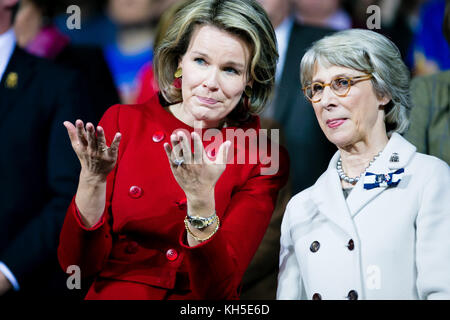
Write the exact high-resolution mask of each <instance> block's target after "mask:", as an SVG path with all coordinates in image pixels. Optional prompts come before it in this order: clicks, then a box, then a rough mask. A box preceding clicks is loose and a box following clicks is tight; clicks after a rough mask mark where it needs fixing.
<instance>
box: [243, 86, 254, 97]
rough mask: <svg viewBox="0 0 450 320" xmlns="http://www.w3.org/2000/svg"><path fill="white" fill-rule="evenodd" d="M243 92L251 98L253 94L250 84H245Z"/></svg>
mask: <svg viewBox="0 0 450 320" xmlns="http://www.w3.org/2000/svg"><path fill="white" fill-rule="evenodd" d="M244 93H245V95H246V96H247V97H249V98H251V97H252V94H253V89H252V87H250V86H245V89H244Z"/></svg>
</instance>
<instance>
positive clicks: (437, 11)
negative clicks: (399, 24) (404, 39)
mask: <svg viewBox="0 0 450 320" xmlns="http://www.w3.org/2000/svg"><path fill="white" fill-rule="evenodd" d="M446 3H447V4H448V0H447V1H446V0H430V1H428V2H425V3H424V4H423V5H422V7H421V8H420V18H419V22H418V26H417V28H416V30H415V33H414V40H413V43H412V46H411V51H410V56H409V57H408V58H409V59H408V62H409V63H410V64H411V68H412V70H413V74H414V75H416V76H420V75H427V74H432V73H436V72H439V71H445V70H448V69H450V45H449V44H448V42H447V41H446V39H445V37H444V36H443V34H442V21H443V19H444V12H445V6H446Z"/></svg>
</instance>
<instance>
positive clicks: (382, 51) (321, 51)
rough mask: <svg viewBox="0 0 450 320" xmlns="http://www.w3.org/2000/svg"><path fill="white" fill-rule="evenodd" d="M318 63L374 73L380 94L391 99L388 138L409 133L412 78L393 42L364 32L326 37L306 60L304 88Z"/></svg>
mask: <svg viewBox="0 0 450 320" xmlns="http://www.w3.org/2000/svg"><path fill="white" fill-rule="evenodd" d="M316 63H320V64H322V65H335V66H341V67H346V68H351V69H354V70H359V71H362V72H365V73H369V74H372V76H373V77H372V80H371V81H372V85H373V87H374V89H375V92H376V94H377V95H378V96H379V97H383V96H387V97H389V98H390V99H391V101H390V102H389V103H388V104H387V105H386V106H385V116H384V122H385V124H386V132H387V134H388V136H390V135H391V134H392V133H393V132H398V133H400V134H403V133H404V132H406V130H407V129H408V126H409V120H408V117H409V109H410V106H411V102H410V92H409V83H410V75H409V71H408V68H407V67H406V66H405V64H404V63H403V61H402V59H401V55H400V52H399V50H398V48H397V47H396V46H395V44H394V43H393V42H392V41H390V40H389V39H388V38H386V37H385V36H383V35H381V34H379V33H376V32H374V31H370V30H362V29H350V30H345V31H341V32H337V33H335V34H333V35H330V36H327V37H324V38H322V39H321V40H319V41H317V42H315V43H314V44H313V46H312V47H311V48H310V49H309V50H308V51H307V52H306V53H305V55H304V56H303V58H302V61H301V64H300V69H301V74H300V77H301V83H302V86H303V87H304V86H306V85H307V84H309V83H311V80H312V77H313V76H314V68H315V64H316Z"/></svg>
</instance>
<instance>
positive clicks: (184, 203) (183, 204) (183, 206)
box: [175, 198, 187, 210]
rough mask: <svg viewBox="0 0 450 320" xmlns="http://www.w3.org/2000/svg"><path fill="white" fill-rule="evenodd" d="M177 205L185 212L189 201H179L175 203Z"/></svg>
mask: <svg viewBox="0 0 450 320" xmlns="http://www.w3.org/2000/svg"><path fill="white" fill-rule="evenodd" d="M175 203H176V205H177V206H178V208H179V209H181V210H184V209H186V205H187V199H186V198H184V199H181V200H179V201H175Z"/></svg>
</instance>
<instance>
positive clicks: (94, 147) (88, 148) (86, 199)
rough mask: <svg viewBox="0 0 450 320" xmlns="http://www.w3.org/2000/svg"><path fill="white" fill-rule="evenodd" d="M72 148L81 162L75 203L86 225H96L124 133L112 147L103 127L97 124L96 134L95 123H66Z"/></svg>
mask: <svg viewBox="0 0 450 320" xmlns="http://www.w3.org/2000/svg"><path fill="white" fill-rule="evenodd" d="M64 126H65V127H66V128H67V132H68V133H69V138H70V142H71V143H72V148H73V150H74V151H75V153H76V154H77V156H78V159H79V160H80V163H81V173H80V180H79V183H78V189H77V194H76V196H75V203H76V205H77V208H78V211H79V212H80V214H81V219H82V220H83V223H84V225H85V226H86V227H88V228H90V227H92V226H94V225H95V224H96V223H97V222H98V221H99V220H100V218H101V216H102V213H103V211H104V209H105V204H106V177H107V176H108V174H109V173H110V172H111V171H112V170H113V168H114V166H115V165H116V162H117V155H118V152H119V143H120V138H121V134H120V133H118V132H117V133H116V135H115V136H114V139H113V141H112V142H111V146H110V147H109V148H108V146H107V145H106V139H105V133H104V131H103V128H102V127H97V136H96V135H95V128H94V125H93V124H92V123H89V122H88V123H87V124H86V129H85V128H84V125H83V121H81V120H77V121H75V126H74V125H73V124H72V123H70V122H69V121H65V122H64Z"/></svg>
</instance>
